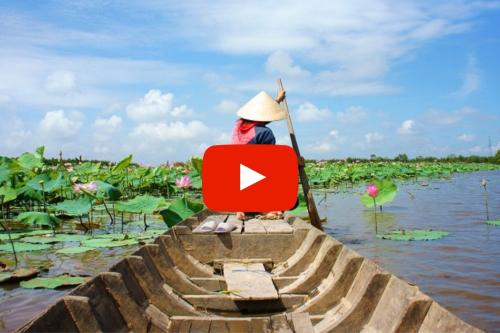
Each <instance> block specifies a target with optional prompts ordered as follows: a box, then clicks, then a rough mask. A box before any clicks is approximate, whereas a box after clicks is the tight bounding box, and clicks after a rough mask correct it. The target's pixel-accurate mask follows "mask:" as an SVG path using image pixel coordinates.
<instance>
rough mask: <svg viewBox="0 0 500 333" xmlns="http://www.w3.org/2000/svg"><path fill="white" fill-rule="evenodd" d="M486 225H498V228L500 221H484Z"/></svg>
mask: <svg viewBox="0 0 500 333" xmlns="http://www.w3.org/2000/svg"><path fill="white" fill-rule="evenodd" d="M486 223H487V224H491V225H498V226H500V220H488V221H486Z"/></svg>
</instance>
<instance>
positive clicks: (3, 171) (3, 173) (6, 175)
mask: <svg viewBox="0 0 500 333" xmlns="http://www.w3.org/2000/svg"><path fill="white" fill-rule="evenodd" d="M10 174H11V171H10V168H9V167H8V166H7V165H6V164H1V165H0V184H2V183H3V182H5V181H7V180H9V179H10Z"/></svg>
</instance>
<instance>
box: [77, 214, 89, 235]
mask: <svg viewBox="0 0 500 333" xmlns="http://www.w3.org/2000/svg"><path fill="white" fill-rule="evenodd" d="M78 219H79V220H80V225H81V226H82V227H83V229H85V232H87V231H89V228H87V226H86V225H85V224H84V223H83V219H82V216H81V215H80V216H78Z"/></svg>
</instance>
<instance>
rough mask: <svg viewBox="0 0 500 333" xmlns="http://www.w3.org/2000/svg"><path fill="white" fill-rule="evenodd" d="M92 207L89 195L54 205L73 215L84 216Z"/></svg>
mask: <svg viewBox="0 0 500 333" xmlns="http://www.w3.org/2000/svg"><path fill="white" fill-rule="evenodd" d="M91 207H92V204H91V202H90V199H89V198H88V197H85V196H84V197H81V198H79V199H75V200H64V201H63V202H60V203H58V204H57V205H55V206H54V208H55V209H56V210H61V211H63V212H64V213H66V214H68V215H71V216H82V215H85V214H87V213H88V212H89V211H90V209H91Z"/></svg>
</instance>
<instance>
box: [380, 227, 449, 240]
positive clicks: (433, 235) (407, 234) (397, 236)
mask: <svg viewBox="0 0 500 333" xmlns="http://www.w3.org/2000/svg"><path fill="white" fill-rule="evenodd" d="M448 234H449V233H448V232H446V231H440V230H432V229H427V230H418V229H415V230H394V231H390V232H388V233H385V234H380V235H377V237H378V238H381V239H390V240H397V241H414V240H425V241H427V240H435V239H440V238H443V237H444V236H447V235H448Z"/></svg>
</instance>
